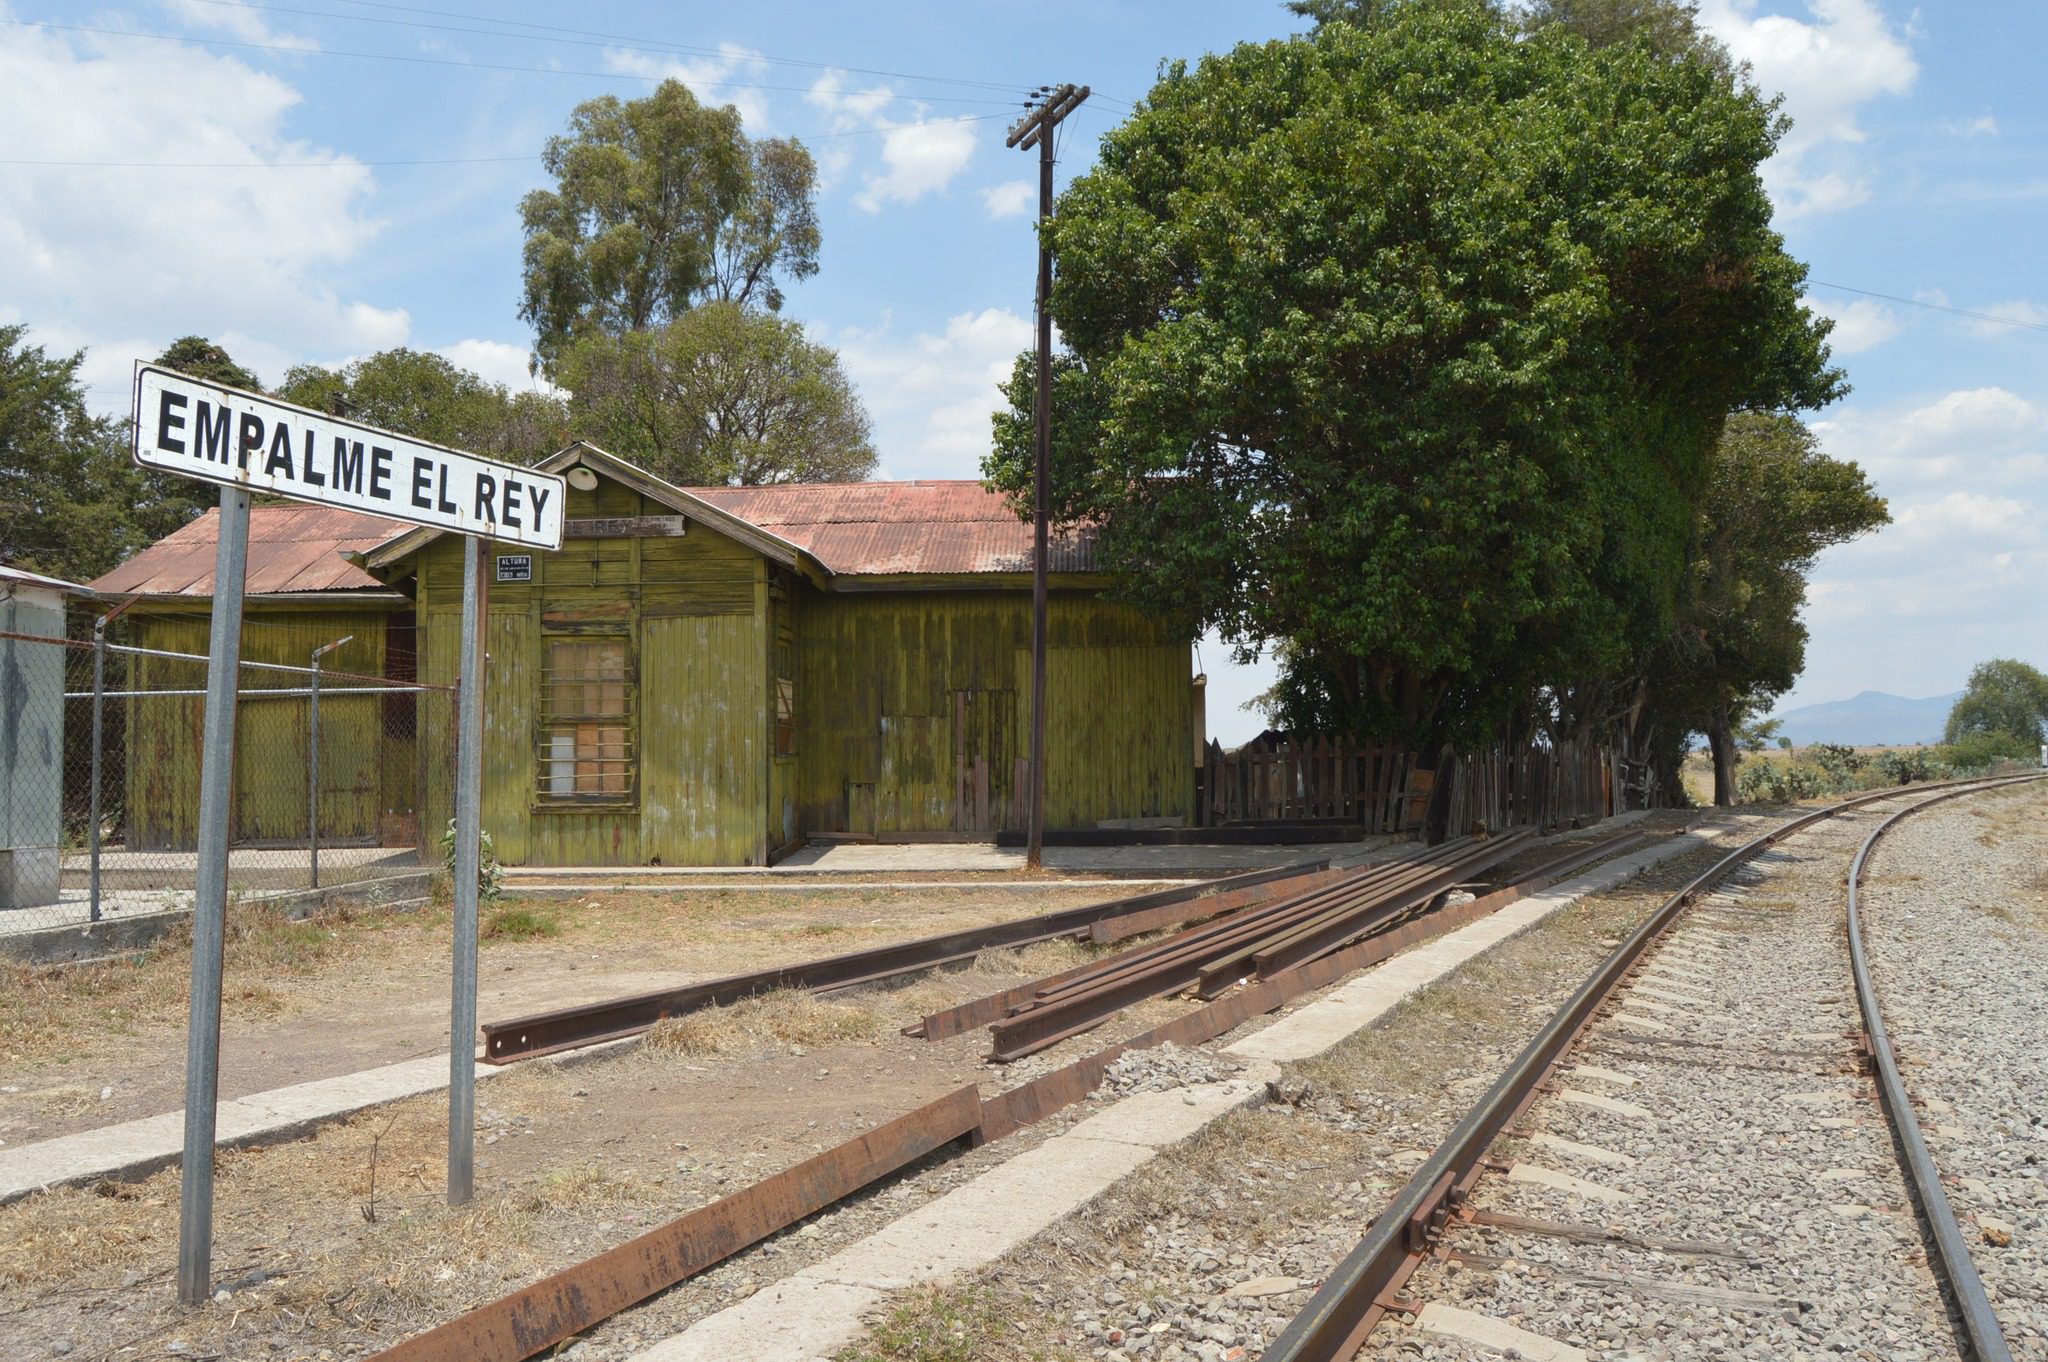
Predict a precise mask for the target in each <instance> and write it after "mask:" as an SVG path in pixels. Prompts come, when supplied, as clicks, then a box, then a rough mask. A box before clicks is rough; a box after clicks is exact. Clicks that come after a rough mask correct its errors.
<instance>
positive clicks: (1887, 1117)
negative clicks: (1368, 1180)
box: [1264, 777, 2041, 1362]
mask: <svg viewBox="0 0 2048 1362" xmlns="http://www.w3.org/2000/svg"><path fill="white" fill-rule="evenodd" d="M2019 779H2020V780H2027V779H2041V777H2021V778H2019ZM2013 783H2016V782H2015V781H2014V780H2012V779H2006V780H1994V781H1973V782H1955V783H1953V784H1952V785H1951V786H1949V787H1945V788H1940V789H1938V790H1935V791H1933V792H1932V793H1931V794H1930V789H1929V787H1921V788H1920V789H1917V790H1905V791H1885V792H1882V793H1879V794H1876V795H1870V796H1864V797H1861V798H1859V799H1856V800H1851V801H1846V802H1844V803H1842V804H1837V805H1834V806H1832V807H1830V808H1828V809H1824V810H1819V811H1817V812H1815V813H1813V814H1810V815H1807V816H1805V817H1802V818H1800V819H1797V820H1794V821H1793V822H1791V823H1788V824H1784V825H1781V826H1780V827H1778V828H1776V829H1774V830H1773V831H1772V832H1770V833H1769V834H1766V835H1765V836H1763V837H1760V838H1758V839H1756V840H1754V841H1752V842H1749V843H1747V844H1745V845H1744V846H1742V847H1740V848H1738V849H1736V850H1735V851H1733V852H1731V853H1730V854H1729V855H1727V856H1726V857H1724V858H1722V859H1721V860H1720V861H1719V862H1717V863H1716V864H1715V865H1713V866H1712V867H1711V868H1709V869H1708V870H1707V871H1705V872H1704V873H1702V874H1701V875H1700V876H1699V877H1698V878H1696V879H1694V880H1693V881H1692V882H1691V883H1689V884H1687V885H1686V886H1685V887H1684V888H1683V889H1681V890H1679V892H1678V893H1676V894H1674V895H1672V897H1671V898H1670V899H1668V900H1666V902H1665V903H1664V904H1663V905H1662V906H1661V907H1660V908H1658V910H1657V911H1656V912H1654V913H1653V914H1652V915H1651V916H1650V917H1649V919H1648V920H1647V921H1646V922H1645V923H1644V924H1643V925H1642V926H1641V927H1640V928H1639V929H1638V930H1637V931H1636V932H1635V933H1634V934H1633V935H1632V936H1630V937H1629V938H1628V939H1627V940H1626V941H1624V942H1621V943H1620V944H1619V945H1618V946H1617V947H1616V949H1615V950H1614V952H1613V954H1612V955H1611V956H1610V957H1609V958H1608V959H1607V960H1606V961H1605V962H1604V963H1603V964H1602V965H1601V967H1600V969H1599V970H1598V971H1597V972H1596V973H1595V974H1594V976H1593V977H1592V978H1590V979H1588V980H1587V981H1586V982H1585V983H1584V984H1583V985H1582V986H1581V987H1580V988H1579V989H1578V990H1577V992H1575V993H1574V994H1573V996H1572V997H1571V999H1570V1000H1569V1001H1567V1002H1566V1004H1565V1005H1564V1006H1563V1008H1561V1009H1560V1010H1559V1011H1558V1012H1557V1014H1556V1015H1555V1016H1553V1017H1552V1018H1551V1019H1550V1020H1549V1021H1548V1022H1547V1023H1546V1024H1545V1025H1544V1027H1543V1028H1542V1030H1541V1031H1540V1032H1538V1034H1537V1035H1536V1037H1535V1038H1534V1039H1533V1040H1531V1041H1530V1043H1529V1044H1528V1046H1527V1047H1526V1048H1525V1049H1524V1050H1523V1051H1522V1052H1521V1053H1520V1054H1519V1055H1518V1056H1517V1057H1516V1058H1515V1060H1514V1061H1513V1062H1512V1063H1511V1064H1510V1065H1509V1066H1508V1068H1507V1070H1506V1072H1505V1073H1503V1074H1502V1075H1501V1077H1500V1078H1499V1079H1498V1080H1497V1081H1496V1082H1495V1083H1494V1084H1493V1086H1492V1087H1491V1088H1490V1089H1489V1090H1488V1091H1487V1092H1486V1094H1485V1095H1484V1096H1483V1097H1482V1098H1481V1099H1480V1100H1479V1102H1478V1103H1477V1105H1475V1106H1474V1107H1473V1108H1472V1110H1471V1111H1470V1112H1469V1113H1468V1114H1467V1115H1466V1116H1465V1117H1464V1119H1463V1120H1461V1121H1460V1122H1459V1124H1458V1125H1457V1127H1456V1128H1455V1129H1454V1130H1453V1131H1452V1133H1451V1135H1450V1136H1449V1137H1448V1138H1447V1139H1446V1140H1445V1141H1444V1142H1443V1143H1442V1144H1441V1145H1440V1146H1438V1148H1437V1149H1436V1150H1435V1151H1434V1152H1433V1153H1432V1154H1431V1155H1430V1156H1429V1157H1428V1158H1426V1159H1425V1160H1424V1161H1423V1162H1422V1164H1421V1165H1420V1167H1419V1168H1418V1169H1417V1171H1416V1172H1415V1174H1414V1175H1413V1176H1412V1177H1411V1179H1410V1180H1409V1182H1408V1184H1407V1185H1406V1186H1405V1187H1404V1188H1403V1189H1402V1190H1401V1191H1400V1192H1399V1193H1398V1194H1397V1195H1396V1196H1395V1197H1394V1198H1393V1200H1392V1201H1391V1202H1390V1203H1389V1205H1388V1206H1387V1208H1386V1210H1385V1211H1384V1212H1382V1213H1381V1214H1380V1216H1379V1217H1378V1218H1377V1219H1376V1220H1375V1221H1374V1223H1373V1225H1372V1228H1371V1229H1370V1230H1369V1231H1368V1233H1367V1234H1366V1235H1365V1237H1364V1238H1363V1239H1362V1240H1361V1241H1360V1242H1359V1243H1358V1245H1357V1247H1356V1248H1354V1249H1353V1250H1352V1251H1351V1252H1350V1253H1349V1254H1347V1255H1346V1256H1345V1257H1344V1258H1343V1259H1342V1260H1341V1261H1340V1262H1339V1263H1338V1264H1337V1265H1336V1266H1335V1267H1334V1268H1333V1269H1332V1271H1331V1272H1330V1274H1329V1276H1328V1277H1327V1279H1326V1280H1325V1282H1324V1284H1323V1286H1322V1287H1321V1288H1320V1289H1318V1290H1317V1291H1316V1292H1315V1294H1314V1295H1313V1297H1312V1298H1311V1299H1310V1300H1309V1302H1308V1304H1307V1305H1306V1306H1305V1307H1304V1309H1303V1310H1302V1311H1301V1313H1300V1314H1299V1315H1297V1316H1296V1317H1295V1318H1294V1320H1293V1321H1292V1322H1291V1323H1290V1324H1289V1325H1288V1326H1287V1328H1286V1329H1285V1330H1283V1331H1282V1333H1281V1334H1280V1336H1279V1337H1278V1338H1276V1339H1275V1340H1274V1342H1273V1343H1272V1344H1271V1345H1270V1346H1269V1347H1268V1348H1267V1350H1266V1352H1265V1354H1264V1357H1265V1358H1266V1359H1267V1362H1342V1359H1348V1358H1352V1357H1354V1356H1380V1355H1385V1356H1388V1357H1395V1356H1398V1357H1400V1358H1403V1359H1406V1358H1413V1357H1415V1356H1417V1355H1418V1354H1419V1355H1421V1356H1424V1357H1440V1358H1445V1359H1464V1358H1468V1357H1478V1356H1485V1355H1499V1354H1500V1353H1503V1352H1507V1353H1508V1355H1511V1356H1512V1355H1520V1356H1522V1357H1524V1358H1527V1359H1531V1362H1578V1359H1581V1358H1589V1357H1593V1356H1612V1357H1617V1358H1644V1359H1649V1358H1689V1357H1715V1358H1720V1357H1729V1358H1734V1357H1744V1358H1749V1357H1756V1358H1771V1359H1779V1358H1783V1359H1791V1358H1796V1357H1801V1356H1805V1357H1811V1358H1814V1359H1821V1358H1835V1357H1854V1358H1860V1359H1868V1360H1869V1362H1906V1360H1907V1359H1912V1358H1935V1357H1954V1356H1956V1355H1957V1354H1958V1353H1960V1354H1961V1355H1962V1356H1964V1357H1965V1358H1968V1359H1974V1362H2007V1359H2009V1358H2010V1357H2011V1353H2010V1352H2009V1351H2008V1350H2007V1346H2006V1343H2005V1340H2004V1338H2003V1337H2002V1335H2001V1333H2000V1329H1999V1323H1998V1319H1997V1316H1996V1313H1995V1311H1994V1310H1993V1308H1992V1306H1991V1303H1990V1301H1989V1300H1988V1298H1987V1295H1986V1292H1985V1290H1984V1287H1983V1285H1982V1283H1981V1281H1980V1280H1979V1278H1978V1275H1977V1271H1976V1268H1975V1266H1974V1264H1973V1263H1972V1261H1971V1256H1970V1246H1969V1243H1968V1239H1967V1236H1966V1235H1965V1234H1964V1232H1963V1230H1962V1228H1961V1227H1960V1226H1959V1224H1958V1222H1957V1219H1956V1216H1955V1213H1954V1211H1953V1210H1952V1209H1951V1207H1950V1205H1949V1202H1948V1198H1947V1195H1946V1192H1945V1191H1944V1189H1943V1186H1942V1182H1941V1178H1940V1175H1939V1170H1938V1169H1937V1167H1936V1164H1935V1160H1934V1158H1933V1156H1932V1155H1931V1154H1930V1152H1929V1145H1928V1141H1927V1137H1926V1135H1925V1133H1924V1132H1923V1131H1922V1130H1921V1128H1920V1125H1919V1122H1918V1120H1917V1118H1916V1116H1915V1114H1914V1110H1913V1106H1912V1103H1911V1101H1910V1100H1909V1098H1908V1095H1907V1090H1906V1086H1905V1083H1904V1081H1903V1080H1902V1079H1901V1077H1900V1074H1899V1071H1898V1065H1897V1062H1896V1058H1895V1056H1894V1055H1893V1053H1892V1051H1891V1046H1890V1042H1889V1038H1888V1036H1887V1033H1886V1031H1885V1028H1884V1018H1883V1012H1882V1006H1881V1004H1882V999H1880V998H1879V997H1878V996H1877V994H1876V992H1875V990H1874V988H1873V986H1872V983H1871V979H1870V974H1869V970H1868V967H1867V964H1866V962H1865V960H1864V945H1863V940H1862V930H1863V929H1862V923H1861V921H1860V917H1859V909H1860V907H1861V905H1860V902H1859V900H1858V897H1857V894H1856V889H1857V887H1858V885H1859V884H1860V881H1861V880H1862V878H1863V876H1864V871H1865V866H1866V863H1867V861H1868V859H1869V855H1870V852H1871V848H1872V847H1873V846H1874V845H1875V844H1876V842H1877V841H1878V839H1879V838H1881V837H1882V836H1884V834H1885V833H1886V832H1888V831H1889V830H1891V829H1892V828H1893V827H1895V826H1896V825H1897V823H1898V822H1899V821H1900V820H1901V819H1904V818H1906V817H1908V816H1910V815H1911V814H1913V813H1916V812H1918V811H1920V810H1922V809H1925V808H1928V807H1932V806H1934V805H1938V804H1940V803H1943V802H1945V801H1947V800H1951V799H1956V798H1960V797H1963V796H1966V795H1970V794H1974V793H1977V792H1979V791H1982V790H1987V789H1995V788H2000V787H2002V786H2004V785H2008V784H2013ZM1795 838H1796V839H1797V841H1796V842H1795V843H1793V844H1792V845H1789V846H1788V845H1786V843H1787V841H1788V839H1795ZM1845 867H1846V868H1847V875H1846V879H1847V880H1848V883H1849V886H1850V892H1849V895H1848V904H1847V907H1848V913H1847V917H1846V927H1847V930H1846V932H1845V931H1844V915H1843V912H1842V902H1841V897H1840V895H1841V887H1842V883H1843V880H1844V878H1845V876H1844V873H1843V872H1844V868H1845ZM1788 888H1789V889H1791V890H1793V891H1794V893H1793V897H1791V898H1790V899H1787V898H1784V897H1774V895H1782V894H1784V893H1785V891H1786V890H1787V889H1788ZM1873 1086H1874V1088H1875V1090H1876V1094H1877V1096H1878V1099H1879V1106H1880V1107H1881V1108H1882V1111H1883V1113H1884V1118H1883V1119H1882V1120H1878V1119H1866V1118H1865V1117H1864V1116H1862V1115H1861V1114H1859V1113H1860V1112H1861V1111H1865V1110H1867V1104H1866V1103H1864V1102H1863V1101H1862V1100H1861V1099H1863V1098H1864V1097H1865V1096H1867V1095H1868V1094H1869V1093H1870V1091H1871V1089H1872V1087H1873ZM1923 1261H1924V1263H1925V1266H1922V1262H1923ZM1929 1267H1931V1268H1932V1273H1931V1275H1930V1273H1929V1272H1928V1270H1927V1269H1928V1268H1929ZM1390 1317H1397V1318H1399V1319H1401V1320H1405V1321H1406V1322H1407V1323H1408V1325H1409V1326H1410V1327H1402V1328H1397V1327H1389V1328H1387V1329H1385V1330H1381V1331H1380V1332H1379V1333H1378V1334H1375V1330H1376V1329H1377V1328H1378V1326H1379V1325H1380V1324H1381V1323H1382V1322H1383V1321H1387V1320H1389V1318H1390ZM1872 1345H1874V1346H1875V1349H1876V1350H1875V1351H1873V1350H1872Z"/></svg>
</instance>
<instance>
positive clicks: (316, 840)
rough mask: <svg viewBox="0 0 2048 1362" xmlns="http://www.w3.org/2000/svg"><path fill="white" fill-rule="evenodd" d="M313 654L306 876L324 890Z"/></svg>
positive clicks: (316, 679)
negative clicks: (322, 883) (321, 861)
mask: <svg viewBox="0 0 2048 1362" xmlns="http://www.w3.org/2000/svg"><path fill="white" fill-rule="evenodd" d="M324 651H326V650H325V649H323V648H315V649H314V650H313V675H312V678H311V679H310V680H309V681H308V682H307V689H308V690H309V691H310V693H311V694H310V698H309V700H308V704H309V705H310V706H311V709H310V712H309V713H308V714H307V717H306V873H307V877H308V878H307V887H308V888H310V889H318V888H319V887H320V654H321V653H322V652H324Z"/></svg>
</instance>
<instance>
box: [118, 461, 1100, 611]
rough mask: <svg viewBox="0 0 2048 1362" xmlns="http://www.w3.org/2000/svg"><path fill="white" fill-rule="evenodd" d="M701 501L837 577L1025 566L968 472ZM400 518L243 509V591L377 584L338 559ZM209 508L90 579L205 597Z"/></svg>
mask: <svg viewBox="0 0 2048 1362" xmlns="http://www.w3.org/2000/svg"><path fill="white" fill-rule="evenodd" d="M685 490H687V491H688V492H689V493H690V494H691V495H692V496H695V497H698V498H701V499H702V500H704V501H707V502H709V503H710V504H711V505H712V506H714V507H716V508H717V509H719V510H722V511H725V512H727V513H728V514H731V515H734V516H737V517H739V518H740V519H742V520H745V521H747V522H748V523H750V524H753V525H756V526H758V527H759V528H761V529H763V530H766V531H767V532H768V533H770V534H773V535H776V536H778V537H779V538H782V539H786V540H788V541H789V542H790V543H792V544H795V545H796V546H797V547H799V548H801V549H803V550H805V551H806V552H808V553H810V554H811V555H812V556H814V557H815V558H817V560H818V561H819V562H821V563H823V564H824V565H825V567H826V569H827V570H828V571H830V572H832V573H834V574H837V575H842V576H885V575H893V574H899V573H903V574H909V573H942V574H951V573H977V572H989V573H999V572H1029V571H1030V570H1031V524H1030V522H1029V521H1025V520H1019V519H1018V518H1017V516H1016V513H1015V512H1014V511H1012V510H1011V509H1010V506H1009V503H1008V502H1007V501H1006V500H1005V499H1004V498H1003V496H1002V495H1001V494H1000V493H998V492H991V491H989V490H988V489H987V488H985V487H983V486H982V484H981V483H979V482H974V481H967V480H961V481H920V482H853V483H791V484H785V485H782V486H776V487H692V488H687V489H685ZM409 529H410V527H409V526H406V525H403V524H400V523H399V522H397V521H392V520H385V519H383V518H382V517H379V516H371V515H363V514H361V513H360V512H356V511H343V510H336V509H332V508H329V507H324V506H300V505H282V506H276V505H273V506H254V507H251V508H250V510H249V581H248V587H247V590H248V591H249V592H250V593H251V594H265V595H268V594H273V593H279V592H294V591H362V590H376V589H379V588H381V587H382V586H383V583H381V582H379V581H378V580H377V579H376V578H375V577H372V576H371V575H370V574H369V573H367V572H364V571H363V570H362V569H361V568H359V567H357V566H355V565H354V564H353V563H351V562H349V561H348V560H347V559H346V558H344V557H343V556H342V555H343V554H345V553H361V552H367V551H368V550H369V549H371V548H374V547H375V546H376V545H378V544H381V543H383V542H385V541H386V540H389V539H391V538H392V537H393V536H395V535H400V534H404V533H406V532H407V531H408V530H409ZM219 538H220V512H219V511H218V510H212V511H208V512H207V513H206V514H205V515H203V516H201V517H199V518H198V519H197V520H194V521H193V522H191V523H190V524H188V525H186V526H185V527H184V528H182V529H180V530H178V531H176V532H175V533H172V534H169V535H166V536H164V537H163V538H162V539H160V540H158V541H157V542H156V543H154V544H152V545H150V546H149V547H148V548H146V549H144V550H143V551H142V552H141V553H138V554H136V555H135V556H134V557H133V558H131V559H129V560H128V561H127V562H125V563H123V564H122V565H121V566H119V567H117V568H115V569H114V570H113V571H112V572H109V573H108V574H107V575H106V576H104V577H101V578H99V579H98V580H97V581H95V582H93V583H92V584H91V586H92V589H93V590H95V591H100V592H105V593H107V594H110V595H132V594H141V595H166V596H210V595H212V594H213V559H214V550H215V548H216V546H217V545H218V543H219ZM1094 548H1095V536H1094V534H1093V532H1091V531H1082V532H1080V533H1078V534H1069V535H1065V536H1060V535H1055V536H1054V537H1053V541H1052V555H1051V559H1052V562H1051V568H1052V571H1054V572H1091V571H1094V570H1095V552H1094Z"/></svg>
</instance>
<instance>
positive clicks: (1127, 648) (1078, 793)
mask: <svg viewBox="0 0 2048 1362" xmlns="http://www.w3.org/2000/svg"><path fill="white" fill-rule="evenodd" d="M801 618H802V628H801V631H800V634H799V639H800V643H799V654H800V657H801V663H800V672H801V677H800V680H799V683H798V687H797V713H798V732H797V744H798V752H799V754H800V760H799V763H798V773H799V774H798V781H797V790H798V793H797V800H798V814H799V817H800V819H801V821H802V825H803V828H804V830H805V831H807V832H811V831H850V832H874V833H881V834H888V833H901V832H937V831H993V830H995V829H1000V828H1016V827H1019V826H1021V825H1022V823H1023V816H1022V810H1021V808H1020V807H1019V804H1018V800H1017V795H1016V792H1017V789H1018V785H1019V779H1020V766H1021V763H1022V762H1023V760H1024V759H1025V758H1026V756H1027V755H1028V753H1029V725H1030V714H1031V648H1030V644H1031V599H1030V596H1029V594H1028V593H1025V592H1020V591H1001V592H998V591H909V592H901V593H898V592H890V593H879V592H878V593H873V594H869V593H859V594H853V593H848V594H839V593H823V592H815V591H806V592H805V593H804V595H803V599H802V603H801ZM1049 632H1050V642H1051V653H1050V655H1049V657H1048V658H1047V669H1048V681H1047V695H1046V699H1047V722H1046V763H1047V771H1048V773H1049V779H1048V782H1047V790H1046V821H1047V824H1048V825H1049V826H1052V827H1091V826H1094V825H1095V824H1096V823H1098V822H1100V821H1103V820H1107V819H1128V818H1171V819H1184V818H1187V817H1188V816H1189V815H1190V814H1191V813H1192V812H1193V803H1194V756H1193V744H1194V736H1193V707H1192V693H1191V690H1190V679H1191V669H1190V667H1189V660H1190V658H1189V650H1188V645H1187V643H1186V642H1184V641H1178V640H1175V639H1174V638H1172V637H1171V635H1170V634H1169V633H1168V632H1166V631H1165V630H1164V629H1163V627H1162V626H1161V625H1160V624H1159V623H1158V622H1156V621H1154V620H1152V619H1150V618H1149V617H1147V616H1144V615H1142V614H1139V613H1138V612H1137V611H1134V610H1132V609H1130V608H1128V607H1125V606H1121V605H1116V604H1112V603H1110V602H1107V601H1103V600H1101V599H1099V598H1098V597H1096V596H1094V595H1092V594H1090V593H1085V592H1055V593H1054V594H1053V598H1052V602H1051V608H1050V611H1049ZM983 790H985V805H984V800H983V794H982V791H983ZM984 807H985V809H986V814H985V817H984V816H983V809H984Z"/></svg>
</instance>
